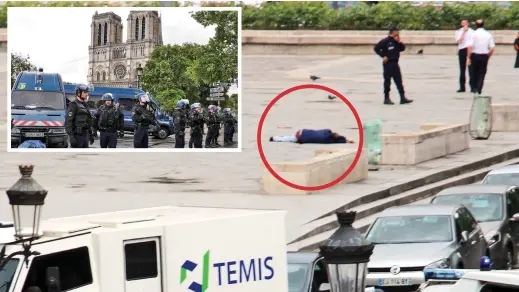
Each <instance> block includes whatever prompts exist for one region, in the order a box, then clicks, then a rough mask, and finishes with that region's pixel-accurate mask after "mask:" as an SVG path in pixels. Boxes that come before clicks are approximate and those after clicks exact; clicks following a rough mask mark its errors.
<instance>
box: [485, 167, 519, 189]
mask: <svg viewBox="0 0 519 292" xmlns="http://www.w3.org/2000/svg"><path fill="white" fill-rule="evenodd" d="M482 184H486V185H510V186H519V164H512V165H507V166H505V167H501V168H498V169H494V170H492V171H490V172H489V173H488V174H487V175H486V176H485V178H484V179H483V182H482Z"/></svg>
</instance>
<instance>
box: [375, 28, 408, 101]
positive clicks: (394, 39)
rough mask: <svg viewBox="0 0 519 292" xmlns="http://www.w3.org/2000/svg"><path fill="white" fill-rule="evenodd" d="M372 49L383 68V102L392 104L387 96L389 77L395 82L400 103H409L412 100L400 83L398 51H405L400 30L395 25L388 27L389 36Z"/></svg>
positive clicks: (389, 86)
mask: <svg viewBox="0 0 519 292" xmlns="http://www.w3.org/2000/svg"><path fill="white" fill-rule="evenodd" d="M374 51H375V53H376V54H377V55H379V56H380V57H381V58H382V68H383V69H384V74H383V75H384V104H389V105H391V104H394V103H393V102H392V101H391V99H390V98H389V91H390V90H391V79H393V81H394V82H395V85H396V88H397V89H398V93H399V94H400V104H406V103H411V102H413V100H411V99H407V98H406V97H405V91H404V85H403V84H402V73H401V72H400V65H398V61H399V59H400V52H403V51H405V45H404V44H403V43H402V41H401V40H400V30H399V29H398V27H396V26H393V25H392V26H390V27H389V36H388V37H386V38H384V39H382V40H381V41H380V42H378V44H376V45H375V48H374Z"/></svg>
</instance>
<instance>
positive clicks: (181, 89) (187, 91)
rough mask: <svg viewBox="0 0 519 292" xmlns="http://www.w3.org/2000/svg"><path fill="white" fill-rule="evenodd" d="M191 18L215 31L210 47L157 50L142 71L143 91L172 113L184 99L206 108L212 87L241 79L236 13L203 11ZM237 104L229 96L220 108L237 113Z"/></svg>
mask: <svg viewBox="0 0 519 292" xmlns="http://www.w3.org/2000/svg"><path fill="white" fill-rule="evenodd" d="M192 17H193V18H194V19H195V20H196V21H197V22H199V23H200V24H201V25H203V26H204V27H208V26H214V27H215V35H214V37H212V38H211V39H210V40H209V43H208V44H206V45H199V44H192V43H185V44H182V45H166V46H161V47H157V48H155V49H154V51H153V52H152V54H151V56H150V59H149V60H148V62H147V63H146V66H145V68H144V71H143V75H142V85H143V89H144V90H146V91H148V92H149V93H150V94H151V95H152V96H153V97H154V98H155V99H157V100H158V101H159V102H160V103H161V105H162V107H164V109H165V110H166V111H171V110H173V109H174V108H175V105H176V103H177V102H178V101H179V100H181V99H189V101H190V102H191V103H194V102H200V103H202V104H203V105H204V106H207V105H209V104H211V103H212V102H208V101H207V98H208V97H209V92H210V86H211V84H212V83H214V82H233V81H234V80H236V79H237V77H238V23H237V21H238V15H237V13H236V12H234V11H204V12H202V13H199V12H196V13H193V14H192ZM233 22H234V23H233ZM235 100H237V99H236V98H235V99H229V96H227V95H226V101H225V102H222V103H221V106H222V107H231V108H234V109H236V108H237V103H236V101H235Z"/></svg>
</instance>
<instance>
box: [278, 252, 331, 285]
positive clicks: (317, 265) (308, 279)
mask: <svg viewBox="0 0 519 292" xmlns="http://www.w3.org/2000/svg"><path fill="white" fill-rule="evenodd" d="M287 270H288V291H289V292H319V291H330V284H329V282H328V274H327V273H326V266H325V265H324V262H323V257H322V256H321V255H319V253H316V252H288V253H287Z"/></svg>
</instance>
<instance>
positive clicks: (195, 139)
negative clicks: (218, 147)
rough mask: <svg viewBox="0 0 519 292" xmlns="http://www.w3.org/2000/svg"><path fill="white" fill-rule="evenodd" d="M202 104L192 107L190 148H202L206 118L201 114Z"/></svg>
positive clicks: (195, 104)
mask: <svg viewBox="0 0 519 292" xmlns="http://www.w3.org/2000/svg"><path fill="white" fill-rule="evenodd" d="M200 109H201V108H200V103H194V104H192V105H191V114H190V117H189V122H190V128H191V131H190V137H189V148H193V146H194V147H195V148H202V139H203V134H202V130H203V129H204V116H203V114H202V113H201V112H200Z"/></svg>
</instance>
